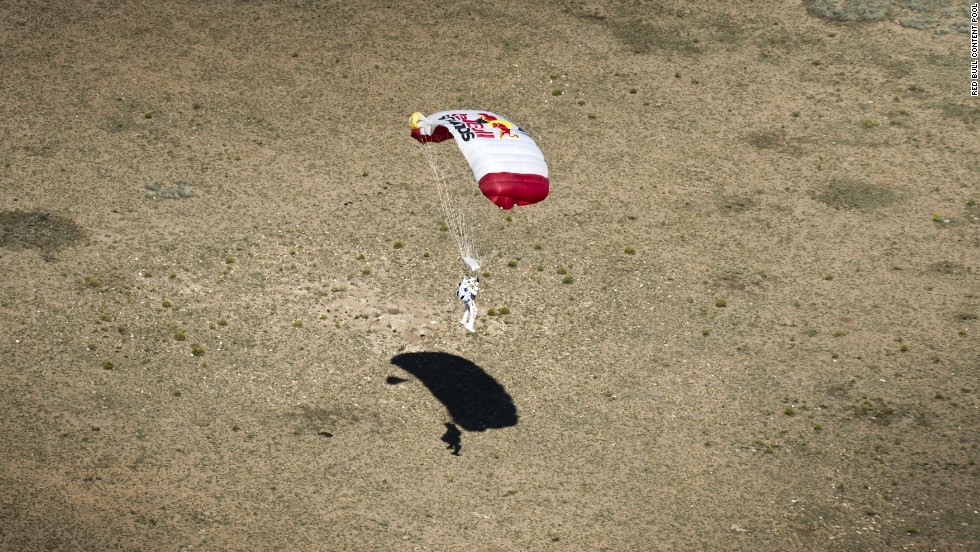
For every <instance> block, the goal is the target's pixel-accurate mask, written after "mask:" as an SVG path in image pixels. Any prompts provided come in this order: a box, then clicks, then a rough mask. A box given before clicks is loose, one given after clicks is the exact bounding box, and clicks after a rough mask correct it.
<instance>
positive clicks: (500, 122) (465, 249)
mask: <svg viewBox="0 0 980 552" xmlns="http://www.w3.org/2000/svg"><path fill="white" fill-rule="evenodd" d="M409 127H410V128H411V129H412V138H415V140H417V141H418V143H419V144H420V145H421V146H422V151H423V154H424V155H425V158H426V161H427V162H428V164H429V167H430V168H431V169H432V172H433V174H434V175H435V178H436V187H437V189H438V191H439V201H440V204H441V206H442V210H443V213H444V215H445V216H446V225H447V226H448V227H449V230H450V231H452V234H453V238H454V239H455V240H456V245H457V248H458V249H459V253H460V256H461V257H462V258H463V262H464V263H465V264H466V266H467V267H469V268H470V269H471V270H473V271H476V270H478V269H479V267H480V261H479V255H478V253H477V251H476V247H475V245H474V243H473V235H472V229H471V228H468V226H467V222H466V216H465V215H466V211H467V210H468V209H466V208H465V205H464V203H463V202H462V201H461V200H460V197H459V196H460V193H461V191H462V189H461V188H460V187H458V184H459V183H454V182H453V179H452V178H450V177H447V176H446V174H445V172H444V167H445V164H444V163H442V162H440V160H439V154H438V152H437V150H438V149H439V148H436V147H431V145H433V144H438V143H439V142H442V141H444V140H448V139H449V138H454V139H455V141H456V144H457V145H458V146H459V150H460V151H461V152H462V154H463V157H465V158H466V161H467V163H469V166H470V169H471V170H472V171H473V177H474V179H475V180H476V181H477V182H478V184H479V188H480V191H481V192H482V193H483V195H484V196H485V197H486V198H487V199H489V200H490V201H491V202H493V203H494V204H495V205H497V206H498V207H500V208H502V209H511V208H513V207H514V206H515V205H518V206H523V205H531V204H533V203H537V202H539V201H541V200H543V199H544V198H546V197H547V196H548V187H549V183H548V164H547V163H545V160H544V156H543V155H542V154H541V150H540V149H538V146H537V144H535V143H534V140H532V139H531V136H530V135H528V134H527V133H526V132H524V131H523V130H521V128H520V127H518V126H517V125H515V124H514V123H512V122H510V121H508V120H507V119H504V118H503V117H501V116H499V115H496V114H494V113H490V112H489V111H478V110H454V111H440V112H438V113H434V114H432V115H429V116H425V115H422V114H421V113H418V112H416V113H413V114H412V116H411V117H410V118H409Z"/></svg>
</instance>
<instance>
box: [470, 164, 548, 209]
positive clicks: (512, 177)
mask: <svg viewBox="0 0 980 552" xmlns="http://www.w3.org/2000/svg"><path fill="white" fill-rule="evenodd" d="M480 191H481V192H483V195H485V196H487V199H489V200H490V201H492V202H494V203H495V204H496V205H497V206H498V207H502V208H504V209H510V208H512V207H513V206H514V205H530V204H532V203H537V202H539V201H541V200H542V199H544V198H546V197H548V179H547V178H545V177H543V176H541V175H538V174H519V173H509V172H498V173H489V174H487V175H486V176H484V177H483V178H481V179H480Z"/></svg>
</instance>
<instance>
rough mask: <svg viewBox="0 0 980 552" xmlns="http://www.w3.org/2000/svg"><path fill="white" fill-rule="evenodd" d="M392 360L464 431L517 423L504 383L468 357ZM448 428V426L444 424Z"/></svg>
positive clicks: (411, 356) (409, 356)
mask: <svg viewBox="0 0 980 552" xmlns="http://www.w3.org/2000/svg"><path fill="white" fill-rule="evenodd" d="M391 363H392V364H394V365H395V366H398V367H399V368H401V369H402V370H405V371H406V372H408V373H409V374H412V375H413V376H415V377H416V378H418V379H419V381H421V382H422V384H423V385H425V386H426V387H427V388H428V389H429V391H430V392H431V393H432V396H434V397H435V398H436V399H438V400H439V402H441V403H442V404H443V405H445V407H446V410H448V411H449V416H450V417H451V418H452V420H453V422H454V423H456V424H457V425H459V426H460V427H462V428H463V429H465V430H466V431H484V430H486V429H499V428H503V427H510V426H513V425H517V409H516V408H515V407H514V401H513V399H511V397H510V395H508V394H507V391H506V390H504V388H503V386H502V385H500V384H499V383H497V380H495V379H493V377H491V376H490V375H489V374H487V373H486V372H484V371H483V369H482V368H480V367H479V366H477V365H476V364H473V363H472V362H470V361H469V360H467V359H465V358H463V357H459V356H456V355H451V354H448V353H404V354H400V355H396V356H394V357H392V359H391ZM447 427H448V426H447Z"/></svg>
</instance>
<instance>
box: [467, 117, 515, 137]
mask: <svg viewBox="0 0 980 552" xmlns="http://www.w3.org/2000/svg"><path fill="white" fill-rule="evenodd" d="M476 122H478V123H483V124H485V125H488V126H490V127H491V128H495V129H497V130H499V131H500V136H498V138H503V137H504V136H506V137H508V138H519V136H518V135H517V134H514V133H513V132H511V130H512V129H513V128H514V123H512V122H510V121H505V120H503V119H498V118H497V117H494V116H493V115H490V114H488V113H480V118H479V119H477V120H476ZM518 130H519V129H518Z"/></svg>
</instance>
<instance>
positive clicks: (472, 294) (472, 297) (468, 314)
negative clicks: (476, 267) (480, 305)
mask: <svg viewBox="0 0 980 552" xmlns="http://www.w3.org/2000/svg"><path fill="white" fill-rule="evenodd" d="M479 291H480V279H479V278H477V277H476V276H468V275H467V276H463V281H462V282H460V283H459V289H458V290H456V297H457V298H459V300H460V301H462V302H463V303H464V304H465V305H466V310H465V311H463V319H462V320H460V321H459V323H460V324H462V325H463V326H465V327H466V329H467V330H469V331H470V332H476V330H475V329H473V323H474V322H476V294H477V293H478V292H479Z"/></svg>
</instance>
